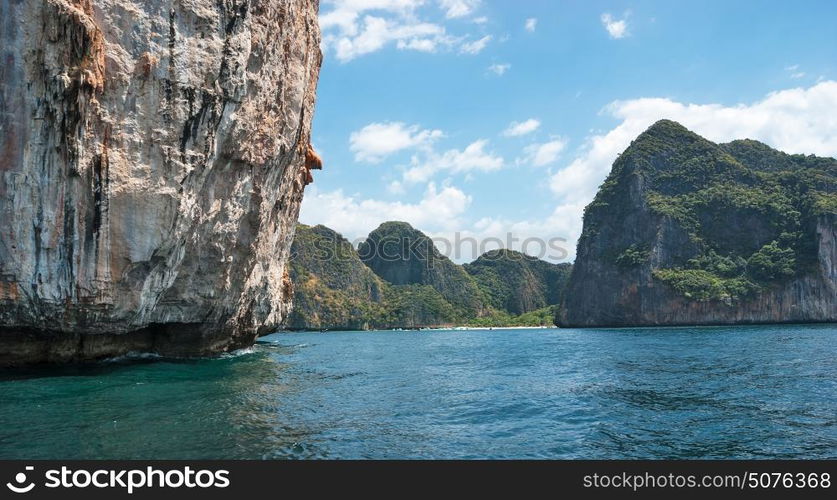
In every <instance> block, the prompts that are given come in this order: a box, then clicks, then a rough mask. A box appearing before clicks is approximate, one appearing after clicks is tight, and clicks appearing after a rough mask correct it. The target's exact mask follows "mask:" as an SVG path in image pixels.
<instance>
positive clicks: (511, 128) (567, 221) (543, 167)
mask: <svg viewBox="0 0 837 500" xmlns="http://www.w3.org/2000/svg"><path fill="white" fill-rule="evenodd" d="M836 24H837V2H832V1H825V0H824V1H809V2H787V1H752V2H748V1H734V2H733V1H729V0H726V1H702V2H700V3H698V4H696V3H693V2H671V1H632V2H593V1H590V2H583V1H557V0H553V1H546V0H543V1H541V0H527V1H517V2H511V1H499V0H498V1H489V0H482V1H480V0H342V1H340V0H336V1H325V0H324V1H323V2H322V3H321V7H320V25H321V28H322V30H323V53H324V56H325V57H324V62H323V68H322V72H321V74H320V82H319V90H318V100H317V110H316V115H315V119H314V129H313V142H314V145H315V147H316V148H317V150H318V151H319V152H320V153H321V155H322V156H323V159H324V163H325V169H324V170H323V171H322V172H316V173H315V182H314V184H312V185H310V186H308V188H307V190H306V194H305V198H304V201H303V208H302V215H301V221H302V222H304V223H307V224H325V225H327V226H330V227H332V228H334V229H335V230H337V231H339V232H341V233H343V234H344V236H346V237H347V238H349V239H351V240H358V239H360V238H363V237H364V236H365V235H366V234H368V232H369V231H371V230H372V229H374V228H375V227H377V225H378V224H380V223H381V222H383V221H386V220H391V219H399V220H406V221H408V222H410V223H412V224H413V225H414V226H416V227H417V228H419V229H421V230H423V231H425V232H426V233H428V234H430V235H431V236H434V237H436V238H439V239H440V241H442V240H441V239H443V238H444V239H448V240H453V239H454V237H455V234H456V233H459V234H460V238H464V237H473V238H475V239H476V240H478V241H480V242H486V243H485V246H484V247H483V248H478V249H477V252H476V253H478V251H479V250H487V249H490V248H494V247H496V246H498V244H497V243H496V240H489V238H500V239H501V240H503V241H506V240H507V238H508V235H509V234H511V235H513V237H515V238H517V239H518V243H516V244H512V245H511V246H512V247H515V248H517V249H523V250H525V251H527V253H530V254H535V255H538V256H541V257H547V258H549V259H551V260H565V261H566V260H572V258H573V256H574V247H575V240H576V238H577V237H578V235H579V233H580V231H581V211H582V210H583V207H584V205H586V204H587V203H589V201H590V200H591V199H592V196H593V195H594V194H595V192H596V188H597V187H598V185H599V184H600V183H601V182H602V180H603V179H604V177H605V176H606V175H607V173H608V172H609V170H610V164H611V163H612V161H613V159H614V158H615V157H616V155H617V154H618V153H619V152H620V151H622V150H623V149H624V148H625V147H626V146H627V145H628V144H629V143H630V140H631V139H633V138H634V137H635V136H636V135H637V134H639V133H640V132H642V130H644V129H645V128H647V126H648V125H650V124H651V123H653V122H654V121H656V120H657V119H660V118H671V119H675V120H678V121H680V122H681V123H683V124H684V125H686V126H687V127H689V128H691V129H692V130H695V131H696V132H698V133H700V134H702V135H704V136H706V137H708V138H709V139H711V140H715V141H729V140H732V139H736V138H743V137H750V138H753V139H759V140H762V141H763V142H766V143H768V144H770V145H772V146H774V147H777V148H779V149H782V150H784V151H787V152H794V153H797V152H798V153H815V154H819V155H827V156H836V155H837V81H835V80H837V29H835V25H836ZM526 238H536V239H538V240H549V239H552V238H561V239H563V240H566V242H565V243H561V245H562V246H563V247H565V248H566V250H567V252H566V255H564V253H563V252H554V251H549V252H548V253H547V254H545V253H544V251H543V245H542V244H539V243H537V242H534V243H531V244H527V247H526V248H523V247H522V241H523V240H524V239H526ZM492 241H493V242H492ZM532 241H534V240H532ZM504 246H508V245H507V244H504ZM464 250H467V251H463V252H461V253H460V254H459V255H453V257H454V258H455V259H456V260H458V261H469V260H471V259H473V258H475V257H476V255H475V254H474V253H475V252H473V251H471V250H470V247H469V248H466V249H464ZM443 251H444V248H443Z"/></svg>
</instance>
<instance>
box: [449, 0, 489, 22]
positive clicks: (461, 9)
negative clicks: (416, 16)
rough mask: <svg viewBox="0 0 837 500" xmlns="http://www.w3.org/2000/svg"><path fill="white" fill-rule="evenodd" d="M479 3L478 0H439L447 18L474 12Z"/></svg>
mask: <svg viewBox="0 0 837 500" xmlns="http://www.w3.org/2000/svg"><path fill="white" fill-rule="evenodd" d="M480 3H481V1H480V0H439V5H440V6H441V7H442V9H443V10H444V11H445V16H447V17H448V18H455V17H465V16H467V15H469V14H471V13H472V12H474V11H475V10H476V9H477V8H478V7H479V6H480Z"/></svg>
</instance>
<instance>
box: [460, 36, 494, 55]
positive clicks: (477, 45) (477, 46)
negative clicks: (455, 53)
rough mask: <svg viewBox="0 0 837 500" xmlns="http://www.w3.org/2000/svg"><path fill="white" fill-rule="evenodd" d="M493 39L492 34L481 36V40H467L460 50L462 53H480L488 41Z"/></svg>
mask: <svg viewBox="0 0 837 500" xmlns="http://www.w3.org/2000/svg"><path fill="white" fill-rule="evenodd" d="M490 41H491V35H485V36H484V37H482V38H480V39H479V40H474V41H473V42H466V43H463V44H462V45H461V46H460V47H459V52H461V53H462V54H471V55H474V54H479V53H480V52H482V50H483V49H484V48H485V46H486V45H488V42H490Z"/></svg>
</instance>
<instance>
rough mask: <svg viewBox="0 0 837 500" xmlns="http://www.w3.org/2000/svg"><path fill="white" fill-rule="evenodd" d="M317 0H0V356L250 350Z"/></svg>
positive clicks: (32, 358)
mask: <svg viewBox="0 0 837 500" xmlns="http://www.w3.org/2000/svg"><path fill="white" fill-rule="evenodd" d="M317 9H318V2H317V1H316V0H0V19H2V20H3V21H2V25H1V26H0V40H2V48H0V50H2V52H3V60H2V65H0V148H2V149H1V150H0V364H16V363H24V362H66V361H77V360H83V359H93V358H100V357H105V356H112V355H116V354H121V353H124V352H127V351H132V350H139V351H154V352H158V353H162V354H173V355H199V354H206V353H212V352H219V351H224V350H229V349H232V348H236V347H239V346H244V345H248V344H249V343H251V342H252V341H253V340H254V339H255V337H256V336H257V334H259V333H261V332H265V331H268V330H270V329H272V328H274V327H275V326H276V325H278V324H279V323H280V321H281V320H282V319H283V318H284V316H285V315H286V313H287V310H288V305H289V292H290V290H289V288H290V285H289V280H288V278H287V272H286V269H285V264H286V260H287V254H288V252H289V249H290V246H291V240H292V238H293V231H294V227H295V223H296V219H297V215H298V210H299V204H300V201H301V198H302V193H303V189H304V185H305V184H307V183H308V182H310V180H311V178H310V171H309V170H310V169H311V168H318V167H319V166H320V162H319V159H318V158H316V155H315V154H314V153H313V150H311V149H310V146H309V138H310V124H311V117H312V113H313V106H314V98H315V90H316V84H317V77H318V73H319V67H320V63H321V57H322V56H321V53H320V50H319V39H320V34H319V28H318V25H317Z"/></svg>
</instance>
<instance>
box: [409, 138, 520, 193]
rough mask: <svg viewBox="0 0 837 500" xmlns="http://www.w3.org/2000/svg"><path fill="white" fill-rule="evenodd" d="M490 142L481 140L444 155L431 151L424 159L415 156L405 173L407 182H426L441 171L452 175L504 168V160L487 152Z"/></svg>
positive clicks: (446, 152)
mask: <svg viewBox="0 0 837 500" xmlns="http://www.w3.org/2000/svg"><path fill="white" fill-rule="evenodd" d="M486 146H488V140H486V139H479V140H477V141H474V142H472V143H471V144H469V145H468V146H467V147H466V148H465V149H463V150H461V151H460V150H458V149H451V150H448V151H445V152H444V153H442V154H437V153H435V152H432V151H429V152H427V154H425V155H424V156H423V157H419V156H413V159H412V161H411V166H410V168H408V169H407V170H406V171H405V172H404V180H405V181H407V182H413V183H415V182H425V181H427V180H429V179H430V178H431V177H432V176H433V175H435V174H436V173H437V172H440V171H448V172H451V173H463V172H472V171H480V172H490V171H492V170H498V169H500V168H503V164H504V161H503V158H502V157H499V156H496V155H494V154H493V153H491V152H488V151H486V150H485V148H486Z"/></svg>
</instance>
